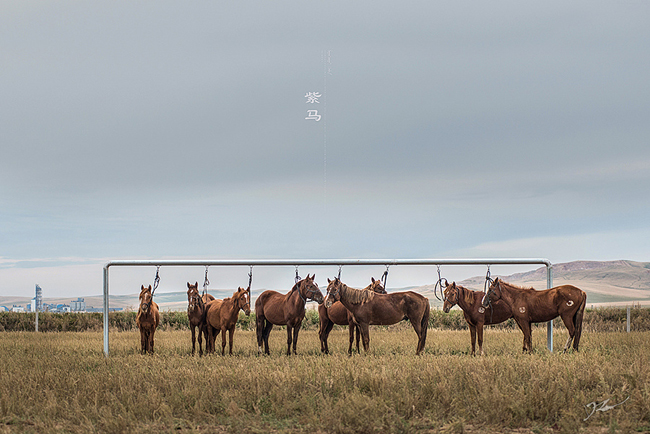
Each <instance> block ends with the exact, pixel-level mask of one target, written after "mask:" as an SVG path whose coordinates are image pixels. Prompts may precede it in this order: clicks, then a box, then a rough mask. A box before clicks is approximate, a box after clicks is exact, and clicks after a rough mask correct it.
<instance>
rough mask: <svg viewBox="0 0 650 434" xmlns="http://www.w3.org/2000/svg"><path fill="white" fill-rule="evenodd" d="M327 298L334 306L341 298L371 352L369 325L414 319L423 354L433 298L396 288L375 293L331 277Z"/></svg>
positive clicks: (365, 348) (326, 302)
mask: <svg viewBox="0 0 650 434" xmlns="http://www.w3.org/2000/svg"><path fill="white" fill-rule="evenodd" d="M327 282H328V283H329V284H328V285H327V298H326V299H325V307H331V306H332V305H333V304H334V302H335V301H340V302H341V303H343V306H345V307H346V309H348V310H349V311H350V312H351V313H352V316H353V318H354V323H355V324H356V325H358V326H359V330H360V331H361V338H362V340H363V349H364V350H365V351H366V352H367V351H368V348H369V347H370V334H369V332H368V326H369V325H390V324H396V323H398V322H400V321H402V320H403V319H408V320H409V321H411V325H412V326H413V329H414V330H415V333H417V335H418V345H417V348H416V350H415V354H416V355H419V354H420V353H421V352H422V350H423V349H424V345H425V344H426V341H427V327H428V325H429V309H430V306H429V300H428V299H427V298H425V297H423V296H422V295H420V294H417V293H415V292H413V291H406V292H394V293H392V294H375V293H374V292H371V291H364V290H361V289H354V288H350V287H349V286H347V285H346V284H344V283H343V282H341V281H340V280H339V279H338V278H335V279H334V280H329V279H327Z"/></svg>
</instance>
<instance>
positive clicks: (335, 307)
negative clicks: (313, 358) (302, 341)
mask: <svg viewBox="0 0 650 434" xmlns="http://www.w3.org/2000/svg"><path fill="white" fill-rule="evenodd" d="M370 280H371V283H370V285H368V286H366V287H365V288H364V290H365V291H374V292H376V293H378V294H387V292H386V290H385V289H384V287H383V286H382V285H381V282H380V281H379V280H375V278H374V277H371V278H370ZM318 319H319V323H320V327H319V330H318V337H319V338H320V350H321V352H323V353H325V354H329V352H330V351H329V347H328V345H327V337H328V336H329V334H330V332H331V331H332V327H334V324H336V325H347V326H349V329H350V346H349V347H348V354H352V343H353V342H354V331H355V330H356V331H357V353H358V352H359V338H360V337H361V334H360V333H359V328H358V327H357V326H356V325H354V320H353V319H352V313H351V312H350V311H349V310H347V309H346V308H345V306H343V304H342V303H341V302H340V301H337V302H336V303H334V304H332V307H330V308H327V307H325V305H324V304H319V305H318Z"/></svg>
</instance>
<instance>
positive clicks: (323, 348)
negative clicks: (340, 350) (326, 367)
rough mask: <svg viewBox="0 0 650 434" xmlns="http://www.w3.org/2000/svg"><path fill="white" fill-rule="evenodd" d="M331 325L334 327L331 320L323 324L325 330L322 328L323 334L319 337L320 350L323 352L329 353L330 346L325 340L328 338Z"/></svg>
mask: <svg viewBox="0 0 650 434" xmlns="http://www.w3.org/2000/svg"><path fill="white" fill-rule="evenodd" d="M333 327H334V323H333V322H332V321H328V322H327V324H326V325H325V330H323V336H322V338H321V351H322V352H324V353H325V354H329V353H330V347H329V345H328V343H327V340H328V339H329V336H330V332H331V331H332V328H333Z"/></svg>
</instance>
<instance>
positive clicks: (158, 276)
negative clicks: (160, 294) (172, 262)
mask: <svg viewBox="0 0 650 434" xmlns="http://www.w3.org/2000/svg"><path fill="white" fill-rule="evenodd" d="M159 271H160V265H156V277H154V279H153V289H152V290H151V297H153V293H154V292H156V288H158V284H160V274H159Z"/></svg>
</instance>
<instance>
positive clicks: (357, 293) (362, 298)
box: [341, 282, 375, 304]
mask: <svg viewBox="0 0 650 434" xmlns="http://www.w3.org/2000/svg"><path fill="white" fill-rule="evenodd" d="M341 289H342V290H343V291H344V292H345V295H346V298H347V299H348V300H349V301H350V303H352V304H363V303H366V302H368V301H371V300H372V299H373V298H375V292H374V291H371V290H370V289H356V288H350V287H349V286H347V285H346V284H344V283H342V282H341Z"/></svg>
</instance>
